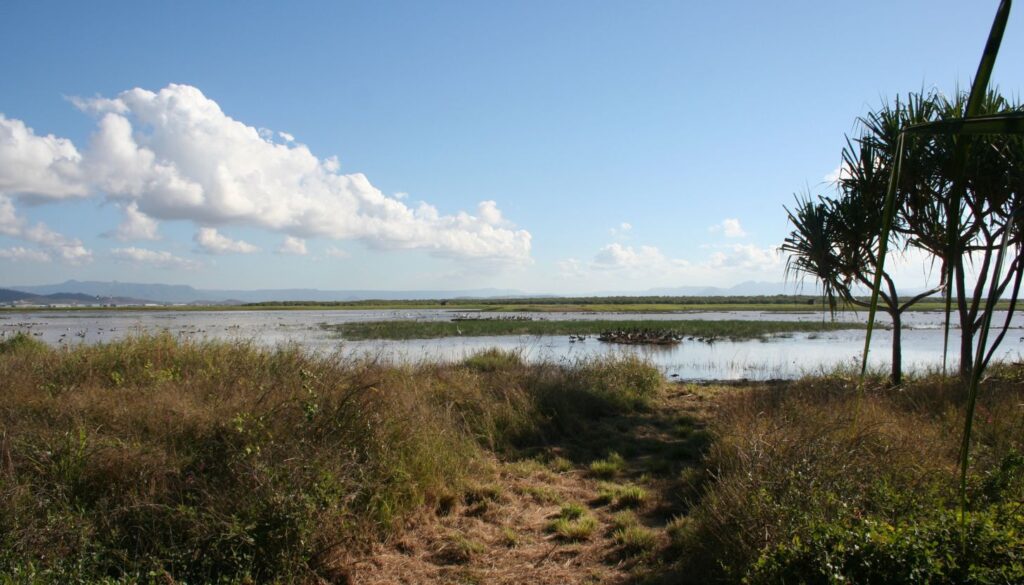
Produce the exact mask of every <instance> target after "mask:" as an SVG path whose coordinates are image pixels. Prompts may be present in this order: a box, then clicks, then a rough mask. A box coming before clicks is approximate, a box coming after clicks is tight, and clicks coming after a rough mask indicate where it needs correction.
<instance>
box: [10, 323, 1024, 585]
mask: <svg viewBox="0 0 1024 585" xmlns="http://www.w3.org/2000/svg"><path fill="white" fill-rule="evenodd" d="M991 374H992V375H991V376H990V378H989V380H988V381H987V382H986V384H985V386H984V387H983V391H982V393H981V400H980V402H979V405H978V412H979V413H980V415H979V429H978V430H976V432H975V434H974V436H973V445H972V454H973V455H972V460H971V469H970V475H969V486H970V490H969V509H968V516H967V521H966V526H967V530H966V531H965V532H964V533H963V536H961V531H960V522H959V516H958V511H957V510H958V496H957V478H958V474H957V460H958V454H959V449H958V445H957V441H956V438H957V436H958V430H959V422H960V421H961V420H962V419H961V417H962V416H963V410H964V407H965V406H964V404H965V396H964V393H963V387H962V384H961V383H960V382H959V381H958V380H956V379H952V378H940V377H922V378H916V379H911V380H908V381H905V383H904V385H903V386H902V387H901V388H899V389H896V390H893V389H890V388H888V385H887V383H886V381H885V380H884V379H883V378H882V377H880V376H879V377H876V378H873V379H869V380H868V382H867V384H866V386H863V387H859V386H858V385H857V383H856V380H855V379H853V378H851V377H849V376H845V375H843V374H841V373H837V374H833V375H830V376H827V377H816V378H807V379H804V380H799V381H794V382H786V383H771V384H755V385H745V386H714V385H712V386H697V385H685V384H679V385H669V384H667V383H666V382H665V381H664V380H663V379H662V378H661V377H660V376H659V375H658V373H657V371H656V370H654V369H653V368H651V367H650V366H649V365H647V364H645V363H644V362H643V361H640V360H637V359H635V358H622V359H602V360H594V361H588V362H580V363H576V364H571V365H557V364H526V363H524V362H523V360H522V359H521V357H520V356H519V355H517V354H515V353H513V352H501V351H495V350H492V351H488V352H482V353H480V354H477V355H474V356H472V357H470V358H467V359H466V360H465V361H464V362H463V363H458V364H420V365H415V366H405V365H393V364H386V363H378V362H374V361H372V360H352V359H342V358H338V357H337V356H319V357H318V356H313V355H310V354H307V353H304V352H302V351H300V350H298V349H297V348H294V347H281V348H278V349H276V350H273V351H270V350H265V349H258V348H256V347H255V346H251V345H248V344H244V343H223V342H209V343H195V342H180V341H177V340H175V339H173V338H172V337H170V336H166V335H165V336H154V337H142V338H136V339H132V340H128V341H124V342H119V343H112V344H109V345H101V346H79V347H76V348H73V349H67V348H64V349H60V350H55V349H50V348H48V347H47V346H44V345H41V344H39V343H36V342H35V340H34V339H32V338H31V337H25V336H19V337H12V338H8V339H6V340H4V341H3V342H2V343H0V379H2V380H4V389H3V393H2V394H0V575H5V576H7V577H8V578H10V579H11V580H12V581H14V582H30V583H64V582H107V583H128V582H133V583H134V582H188V583H206V582H219V583H249V582H275V583H307V582H318V581H319V582H333V583H345V582H352V583H360V582H394V581H395V580H399V579H400V578H401V577H400V576H401V575H407V574H410V573H408V571H410V570H412V571H413V573H411V574H414V575H418V576H417V577H415V580H417V582H438V581H445V580H448V581H451V580H456V581H457V580H459V579H462V580H463V581H465V580H469V581H472V580H473V579H476V580H477V582H481V581H480V580H481V579H483V580H484V581H486V578H485V576H486V575H492V576H493V575H495V573H493V571H495V570H502V571H509V574H508V575H505V576H506V577H508V578H513V576H514V575H517V577H515V578H517V579H519V581H521V582H532V581H535V580H536V579H535V578H540V577H543V582H552V583H553V582H568V583H577V582H579V583H583V582H600V581H602V579H603V580H611V581H616V582H617V580H620V579H625V578H627V577H628V578H629V579H633V580H639V581H643V580H653V581H654V582H671V583H729V584H732V583H735V584H738V583H749V584H754V585H757V584H767V583H835V582H854V583H866V584H871V583H892V582H906V583H919V582H931V583H979V584H980V583H1016V582H1021V581H1022V580H1024V513H1022V508H1021V504H1020V502H1022V501H1024V407H1022V406H1021V405H1022V404H1024V370H1022V369H1021V368H1020V367H1014V366H1000V367H999V368H998V369H996V370H994V371H992V372H991ZM961 538H963V540H961ZM381 547H383V549H382V548H381ZM382 550H383V551H384V553H385V554H381V551H382ZM389 551H390V552H391V553H393V554H387V553H388V552H389ZM576 555H578V556H576ZM368 558H373V559H376V560H375V561H374V564H373V566H376V567H378V568H376V569H374V568H373V566H371V565H369V564H366V561H365V559H368ZM571 558H576V559H578V560H577V561H574V562H578V563H579V565H574V566H572V567H570V566H569V565H567V564H566V562H567V560H568V559H571ZM361 559H362V560H361ZM360 563H362V564H360ZM410 563H412V565H410ZM417 563H419V564H417ZM353 566H358V567H363V568H362V569H360V570H361V571H363V573H355V574H350V573H349V571H350V570H351V568H352V567H353ZM410 567H412V568H410ZM488 567H490V568H488ZM496 567H502V568H501V569H497V568H496ZM374 571H378V572H377V573H374ZM439 571H440V572H439ZM445 571H447V572H445ZM487 571H492V572H487ZM516 571H522V572H521V573H516ZM573 571H576V572H573ZM353 575H355V576H353ZM503 575H504V574H503ZM894 576H896V577H894ZM471 577H472V578H471ZM363 579H369V581H364V580H363ZM894 579H903V581H898V580H895V581H894Z"/></svg>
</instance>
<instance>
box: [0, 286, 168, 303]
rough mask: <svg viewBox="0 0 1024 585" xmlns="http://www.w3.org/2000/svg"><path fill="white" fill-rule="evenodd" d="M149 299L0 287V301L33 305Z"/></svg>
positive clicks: (139, 301)
mask: <svg viewBox="0 0 1024 585" xmlns="http://www.w3.org/2000/svg"><path fill="white" fill-rule="evenodd" d="M147 302H150V301H146V300H142V299H132V298H127V297H110V296H98V295H90V294H84V293H75V292H70V293H69V292H57V293H50V294H33V293H29V292H24V291H21V290H14V289H7V288H0V303H25V304H34V305H54V304H61V305H64V304H67V305H95V304H114V305H139V304H144V303H147Z"/></svg>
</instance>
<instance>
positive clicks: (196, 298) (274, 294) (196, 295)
mask: <svg viewBox="0 0 1024 585" xmlns="http://www.w3.org/2000/svg"><path fill="white" fill-rule="evenodd" d="M0 290H6V291H7V292H8V293H12V292H14V291H19V292H21V293H29V294H30V295H41V296H46V297H47V298H54V299H70V298H72V297H74V298H80V299H82V300H79V301H78V302H79V303H95V302H97V299H119V300H111V301H103V302H111V303H113V304H138V303H142V302H147V301H148V302H155V303H167V304H206V303H208V304H236V303H258V302H265V301H317V302H326V301H359V300H369V299H374V300H388V301H392V300H424V299H459V298H463V299H471V298H478V299H483V298H528V297H559V296H577V295H554V294H543V295H541V294H530V293H524V292H523V291H520V290H515V289H498V288H483V289H468V290H417V291H395V290H320V289H303V288H294V289H260V290H214V289H196V288H193V287H191V286H188V285H182V284H176V285H175V284H141V283H131V282H117V281H114V282H98V281H78V280H68V281H66V282H62V283H60V284H47V285H37V286H12V287H9V289H0ZM815 293H816V290H815V289H814V287H805V288H804V289H803V290H799V289H797V288H796V287H795V286H794V285H792V284H784V283H770V282H753V281H751V282H744V283H740V284H738V285H736V286H733V287H729V288H719V287H677V288H653V289H649V290H645V291H604V292H600V293H596V294H593V295H579V296H772V295H781V294H815ZM84 299H90V300H84ZM0 302H10V301H5V300H4V297H3V296H2V295H0ZM39 302H41V303H43V302H48V303H65V302H71V301H70V300H49V301H39Z"/></svg>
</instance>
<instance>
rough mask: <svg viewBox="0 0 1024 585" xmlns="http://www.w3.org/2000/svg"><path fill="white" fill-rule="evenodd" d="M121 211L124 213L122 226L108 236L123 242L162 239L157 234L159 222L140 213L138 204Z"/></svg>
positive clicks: (125, 207)
mask: <svg viewBox="0 0 1024 585" xmlns="http://www.w3.org/2000/svg"><path fill="white" fill-rule="evenodd" d="M121 211H122V212H123V213H124V219H122V220H121V224H120V225H118V226H117V229H116V230H115V231H114V232H112V233H109V234H106V235H111V236H113V237H114V238H117V239H118V240H121V241H122V242H130V241H134V240H159V239H160V235H159V234H158V233H157V229H158V224H157V221H156V220H155V219H153V218H152V217H149V216H148V215H146V214H145V213H142V212H141V211H139V204H138V203H136V202H135V201H132V202H130V203H129V204H128V205H124V206H122V208H121Z"/></svg>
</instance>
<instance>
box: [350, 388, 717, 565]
mask: <svg viewBox="0 0 1024 585" xmlns="http://www.w3.org/2000/svg"><path fill="white" fill-rule="evenodd" d="M716 391H717V389H716V388H709V387H694V386H686V385H675V384H672V385H670V386H669V388H668V389H667V391H666V393H665V396H664V397H663V398H662V399H660V400H659V402H658V403H657V404H656V405H654V406H653V407H652V408H651V409H649V410H648V411H647V412H642V413H633V414H629V415H625V416H618V417H609V418H605V419H602V420H600V421H597V422H595V423H594V424H593V425H590V426H589V427H588V428H586V429H585V430H583V431H582V432H580V433H577V434H575V435H574V436H571V437H567V438H564V439H563V440H561V441H560V442H558V443H555V444H551V445H546V446H545V447H544V448H543V449H540V450H538V451H537V452H536V453H533V454H532V455H533V456H532V457H531V458H528V459H519V460H515V461H504V460H498V459H495V460H494V473H493V474H492V475H491V476H490V477H487V478H482V479H481V481H480V483H478V484H475V485H473V486H472V487H471V488H470V489H469V490H467V492H466V493H465V494H463V495H462V497H461V498H458V499H453V501H452V502H450V505H448V504H449V503H447V502H446V505H445V506H442V508H444V509H441V510H438V511H437V513H436V514H429V515H424V516H423V517H422V518H420V519H419V520H418V521H417V522H416V523H415V524H414V525H412V526H410V528H409V530H407V531H406V533H405V534H404V536H403V537H402V538H400V539H399V540H397V541H396V542H393V543H390V544H388V545H386V546H385V545H382V546H379V547H378V548H377V549H376V550H375V551H374V552H373V554H371V555H368V556H366V557H364V558H363V559H362V560H360V561H358V562H356V563H355V564H353V565H350V567H349V577H350V580H351V582H352V583H354V584H358V585H377V584H385V583H387V584H392V583H408V584H421V583H459V584H476V583H480V584H483V583H487V584H491V583H494V584H504V583H516V584H525V583H531V584H534V583H536V584H552V585H554V584H575V583H630V582H636V581H640V580H643V579H645V578H649V577H650V576H651V575H652V574H653V573H656V572H657V569H658V566H659V564H660V562H659V559H661V558H663V557H662V554H661V553H663V552H664V550H665V548H666V547H667V546H668V544H669V537H668V535H667V531H666V527H667V526H669V525H670V524H671V521H672V519H673V518H675V517H677V516H679V515H682V514H684V513H685V511H686V502H685V500H686V482H687V478H686V476H687V474H688V473H691V474H692V471H688V469H692V468H693V465H694V462H695V461H696V458H697V457H698V456H699V453H700V451H701V449H702V448H703V447H704V446H705V445H706V444H707V434H706V432H705V431H704V430H703V426H704V424H705V421H706V420H707V414H708V411H709V408H711V405H712V402H713V401H712V400H711V397H712V396H713V395H714V394H715V392H716ZM595 462H596V463H595ZM560 518H561V521H559V520H560Z"/></svg>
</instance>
